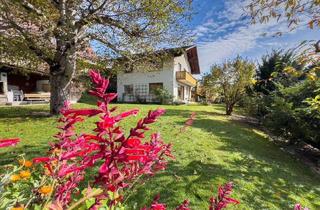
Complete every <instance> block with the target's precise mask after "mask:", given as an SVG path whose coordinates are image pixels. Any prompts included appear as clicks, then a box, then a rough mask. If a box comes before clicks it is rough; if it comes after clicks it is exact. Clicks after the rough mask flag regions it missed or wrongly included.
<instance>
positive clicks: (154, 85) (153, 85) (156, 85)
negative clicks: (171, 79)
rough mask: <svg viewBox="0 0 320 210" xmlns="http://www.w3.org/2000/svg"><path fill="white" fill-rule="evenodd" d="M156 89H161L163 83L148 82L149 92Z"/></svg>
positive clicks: (152, 92) (151, 92)
mask: <svg viewBox="0 0 320 210" xmlns="http://www.w3.org/2000/svg"><path fill="white" fill-rule="evenodd" d="M157 89H163V83H149V94H154V92H155V91H156V90H157Z"/></svg>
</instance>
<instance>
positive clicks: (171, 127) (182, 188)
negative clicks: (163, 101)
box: [0, 94, 320, 209]
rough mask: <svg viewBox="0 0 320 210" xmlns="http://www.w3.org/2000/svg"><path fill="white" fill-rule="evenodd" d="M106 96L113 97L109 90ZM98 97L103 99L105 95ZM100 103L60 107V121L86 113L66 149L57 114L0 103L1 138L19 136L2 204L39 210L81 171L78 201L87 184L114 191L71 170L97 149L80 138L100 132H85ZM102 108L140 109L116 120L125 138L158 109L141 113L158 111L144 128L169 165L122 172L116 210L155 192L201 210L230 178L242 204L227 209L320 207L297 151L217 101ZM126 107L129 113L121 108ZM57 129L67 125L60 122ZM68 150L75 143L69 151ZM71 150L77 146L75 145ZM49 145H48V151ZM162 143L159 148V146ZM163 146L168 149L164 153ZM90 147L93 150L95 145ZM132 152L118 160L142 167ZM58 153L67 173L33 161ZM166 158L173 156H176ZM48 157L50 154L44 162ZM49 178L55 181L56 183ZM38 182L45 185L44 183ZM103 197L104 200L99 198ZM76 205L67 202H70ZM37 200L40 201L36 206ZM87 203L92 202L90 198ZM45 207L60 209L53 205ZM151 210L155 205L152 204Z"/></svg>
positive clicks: (90, 173) (4, 155)
mask: <svg viewBox="0 0 320 210" xmlns="http://www.w3.org/2000/svg"><path fill="white" fill-rule="evenodd" d="M98 95H99V94H98ZM108 96H109V97H112V95H108ZM98 97H101V98H103V97H104V95H99V96H98ZM105 99H106V98H105ZM106 100H108V99H106ZM99 105H100V107H99V108H98V109H97V108H96V106H95V105H94V103H93V102H92V101H88V102H86V103H80V104H76V105H75V108H77V109H76V110H80V111H76V110H75V109H66V110H64V111H63V112H62V113H64V114H63V115H64V116H65V118H64V117H62V118H61V119H62V120H61V119H60V124H61V122H62V123H66V124H68V123H70V122H71V121H72V120H71V121H66V118H68V117H67V116H69V114H70V117H71V116H72V117H73V120H74V119H75V118H78V117H80V118H82V117H84V116H87V117H89V119H88V120H86V121H85V122H80V123H78V124H77V125H76V126H75V132H77V133H78V134H79V136H75V135H74V134H72V133H71V135H72V136H71V138H73V139H74V138H75V141H79V142H78V143H79V145H77V146H76V145H74V146H72V145H67V146H65V147H63V146H62V145H63V144H62V143H64V144H66V142H65V141H67V140H66V139H64V138H66V137H63V138H62V137H61V132H60V137H59V135H58V137H56V138H58V141H57V140H54V138H53V136H54V135H55V134H57V133H58V131H59V130H58V129H57V125H58V124H59V123H58V122H57V121H58V119H59V117H48V116H47V114H46V113H47V110H48V106H44V105H35V106H26V107H1V109H0V110H1V112H0V113H1V114H0V115H1V124H0V126H1V129H0V130H1V133H0V134H1V136H3V137H5V138H10V137H16V136H17V135H18V136H17V137H19V138H20V142H19V143H18V144H17V146H15V147H7V148H1V165H2V166H4V165H5V166H6V167H5V169H2V170H5V173H6V176H5V177H2V180H4V179H8V180H7V181H6V182H5V183H7V184H6V185H2V190H3V187H4V188H5V189H7V190H10V192H11V193H12V194H11V193H10V194H6V193H2V197H1V199H2V202H1V204H2V205H6V204H8V203H9V204H11V205H13V206H16V207H19V206H17V205H21V206H25V205H26V204H27V203H28V202H29V201H30V200H31V202H29V205H34V206H35V208H40V207H41V205H44V203H45V204H46V205H49V204H51V205H53V204H52V203H50V202H52V201H55V199H57V198H58V197H56V196H58V194H57V192H58V190H59V187H61V186H63V185H64V184H66V183H68V181H70V180H69V179H72V177H73V175H75V174H77V173H80V172H81V173H85V177H83V179H81V181H80V182H79V183H77V184H76V185H77V186H76V187H74V188H70V189H69V191H70V193H71V194H72V196H73V198H74V199H76V198H78V199H79V200H80V201H81V196H79V195H83V197H85V195H86V194H85V193H84V191H85V190H88V189H91V190H92V189H100V188H101V189H102V191H103V192H104V193H108V192H109V193H110V191H111V192H113V188H108V187H106V189H105V188H103V186H105V185H104V184H102V185H100V188H90V187H89V188H88V186H91V185H94V184H96V183H95V182H93V180H94V179H95V178H96V177H97V176H98V174H100V173H101V171H100V172H98V171H97V170H98V168H99V167H98V166H93V165H90V166H89V165H88V166H87V167H86V168H81V169H74V168H73V167H72V166H73V165H74V164H80V163H82V164H84V163H83V162H82V161H83V160H85V159H86V158H90V157H92V155H93V154H96V153H95V152H97V151H96V150H94V151H92V154H91V153H90V152H89V151H88V150H87V149H88V148H89V145H86V144H85V145H82V144H83V142H82V143H81V138H80V137H81V136H83V137H85V136H87V138H92V139H91V140H92V142H95V140H94V139H95V138H96V137H93V136H98V135H96V134H95V135H90V134H89V133H87V134H86V133H85V132H89V131H90V130H93V129H95V128H96V130H95V133H97V132H100V131H98V130H97V127H98V126H99V124H95V123H94V122H95V121H97V120H98V119H99V118H97V117H91V116H94V115H96V114H97V110H100V109H104V106H103V105H101V103H100V104H99ZM108 106H109V108H110V110H111V109H112V108H113V107H118V108H119V109H118V110H117V111H115V112H116V113H117V114H118V115H116V116H120V115H121V114H120V115H119V113H122V115H121V116H122V117H128V116H129V115H135V114H136V112H137V110H136V109H135V108H136V107H139V109H140V112H139V114H137V116H131V117H129V118H126V119H125V123H123V122H119V126H121V127H122V128H123V130H124V131H126V132H125V134H126V135H128V134H129V133H132V130H131V131H130V130H129V128H131V127H135V126H136V123H137V120H138V119H140V118H143V117H144V116H146V115H147V113H148V111H149V110H158V112H156V113H157V114H156V115H154V116H152V114H151V115H150V114H149V115H147V116H149V118H150V117H151V118H152V119H154V117H156V116H158V115H160V114H163V116H161V117H159V119H158V121H157V122H154V123H153V124H152V126H150V129H151V130H152V131H155V132H160V133H161V136H162V138H163V139H164V142H165V143H159V144H161V145H162V146H165V145H166V146H165V148H166V151H167V154H168V155H169V160H168V163H167V164H166V161H165V160H164V159H163V160H162V158H161V160H162V161H160V162H161V163H163V164H164V165H162V167H165V165H167V169H166V170H164V171H162V172H159V173H156V174H155V175H154V176H152V177H150V180H149V179H148V180H147V179H146V178H147V177H148V176H149V175H147V174H145V175H144V176H145V177H143V178H142V179H141V177H140V175H141V174H140V175H139V177H135V178H134V180H135V181H134V182H133V183H132V180H131V178H133V177H129V175H130V173H129V174H127V175H128V177H126V176H125V177H124V179H125V181H127V182H128V184H129V185H128V186H125V187H124V186H122V185H119V186H117V187H119V188H116V189H117V191H116V192H117V193H121V195H122V196H123V199H121V207H123V208H124V207H127V208H128V209H140V208H142V207H144V206H150V205H151V202H152V200H153V198H154V197H155V196H157V195H158V194H159V195H160V200H159V203H166V205H167V207H168V208H169V209H172V208H175V207H177V206H178V205H180V204H181V203H182V202H183V201H184V200H185V199H187V200H188V202H190V204H189V205H190V208H192V209H206V208H208V206H209V199H210V197H212V196H214V195H215V194H217V188H218V186H223V185H224V184H225V183H229V182H232V183H233V192H232V198H234V199H235V200H232V201H240V203H239V204H237V202H236V203H235V204H237V205H235V206H232V207H231V208H232V209H251V208H266V209H288V208H292V209H293V207H294V205H295V204H296V203H301V204H302V205H303V206H308V207H309V208H311V209H317V208H319V206H320V203H319V200H318V197H319V195H320V190H319V188H318V187H317V186H319V184H320V183H319V179H318V178H317V175H316V174H315V173H314V172H313V171H311V169H310V168H309V167H308V166H306V165H305V164H304V163H302V162H301V161H299V160H297V159H296V157H295V156H292V155H290V154H288V153H286V152H284V151H282V150H281V149H280V148H279V147H278V146H276V145H274V144H273V143H272V142H270V139H269V138H268V135H267V134H265V133H264V132H263V131H261V130H260V129H259V127H256V126H254V125H250V124H246V123H244V122H243V121H237V120H236V119H233V118H232V117H229V116H227V115H224V107H223V106H221V105H215V106H202V105H189V106H187V105H182V106H172V105H167V106H159V105H138V104H110V105H108ZM159 107H160V108H161V109H159ZM68 110H69V111H68ZM126 110H133V111H131V112H125V111H126ZM159 110H166V111H165V113H162V112H163V111H159ZM75 113H77V114H75ZM102 119H104V118H102ZM119 119H120V118H119ZM77 121H78V120H77ZM151 122H153V120H151V121H150V123H151ZM72 123H74V121H72ZM109 126H113V124H109ZM63 129H66V127H64V128H63ZM68 129H69V128H68ZM129 131H130V132H129ZM128 132H129V133H128ZM66 133H68V132H66ZM139 133H140V132H138V133H136V134H134V135H138V136H139V137H138V139H144V136H141V135H140V134H139ZM151 133H152V132H150V131H147V132H146V135H145V136H146V139H148V138H149V136H150V134H151ZM80 134H81V135H80ZM147 137H148V138H147ZM68 138H69V137H68ZM59 139H60V140H59ZM106 139H107V138H106ZM136 141H137V140H136ZM48 142H56V144H51V146H50V145H48ZM134 142H135V141H133V143H131V144H133V145H135V144H137V145H138V146H142V145H140V144H142V143H141V142H140V141H138V142H135V143H134ZM69 143H71V142H69ZM167 143H172V148H171V146H169V147H167V146H168V145H167ZM100 144H102V142H101V143H100ZM56 145H60V146H59V147H58V148H60V150H62V151H60V153H57V152H56V150H57V148H56V147H57V146H56ZM106 145H108V144H106ZM70 147H71V148H72V147H73V148H72V150H71V151H70ZM75 147H76V148H77V150H74V149H75ZM79 147H80V148H79ZM49 148H51V149H50V150H49ZM161 148H162V149H163V147H161ZM169 148H170V150H167V149H169ZM94 149H97V148H95V147H94ZM110 150H111V148H110ZM48 151H50V152H48ZM72 151H78V153H76V154H74V153H72ZM171 151H172V154H171ZM70 152H71V153H72V154H70ZM131 152H133V153H129V154H127V156H128V157H130V156H131V154H132V155H134V156H135V158H133V159H130V161H129V162H122V164H124V165H126V164H129V165H130V164H133V163H136V161H138V163H139V164H140V167H145V162H143V160H145V159H144V156H140V155H141V154H140V152H138V153H136V152H137V151H131ZM59 154H60V155H65V158H66V159H65V160H64V161H66V160H67V161H66V167H67V166H68V167H71V168H69V169H70V170H71V171H69V172H66V171H65V170H66V169H65V168H63V167H62V166H60V167H61V168H58V169H57V171H52V172H50V171H49V172H48V168H50V167H44V168H43V167H40V166H39V165H38V164H40V163H39V162H43V161H45V162H44V163H45V164H44V166H51V165H55V164H56V161H54V160H55V159H53V158H54V157H56V156H57V155H58V157H59ZM171 156H172V157H173V156H174V159H172V158H171ZM39 157H42V158H39ZM48 157H50V158H49V159H50V160H49V159H48ZM85 157H86V158H85ZM59 158H61V157H59ZM97 158H98V157H97ZM120 160H121V159H119V160H118V161H120ZM46 161H47V162H46ZM139 161H141V162H139ZM158 161H159V159H158ZM19 162H20V164H19ZM160 162H155V163H154V164H157V163H160ZM96 163H97V164H98V165H101V164H102V163H103V162H101V161H97V162H96ZM118 164H120V163H118ZM19 165H20V166H19ZM21 165H22V166H21ZM39 167H40V169H39ZM162 167H160V168H162ZM91 168H92V169H91ZM88 169H89V170H88ZM162 169H164V168H162ZM100 170H101V169H100ZM41 171H43V174H41V173H40V172H41ZM59 171H60V172H61V171H64V172H65V173H67V174H68V173H71V174H72V176H70V175H69V176H68V175H65V176H62V177H59V176H58V174H59ZM55 173H56V174H55ZM61 173H62V172H61ZM131 175H132V174H131ZM135 175H137V174H135ZM43 176H44V177H46V178H45V180H46V182H45V183H46V184H44V185H43V183H42V185H41V181H40V180H39V179H40V177H42V178H41V180H42V181H43V179H44V178H43ZM138 178H140V179H138ZM55 179H58V180H56V181H54V180H55ZM126 179H128V180H126ZM73 181H74V180H73ZM105 181H106V183H113V182H115V180H114V179H110V180H105ZM8 182H9V183H8ZM57 183H59V184H57ZM60 183H61V184H60ZM44 186H46V187H47V188H43V187H44ZM21 188H22V189H23V190H21ZM19 189H20V191H19ZM107 189H108V190H107ZM46 190H47V191H46ZM69 191H68V190H67V191H66V192H69ZM92 191H93V190H92ZM106 191H107V192H106ZM30 192H34V193H30ZM49 192H50V193H49ZM53 192H54V193H53ZM66 192H65V193H66ZM77 192H78V193H77ZM93 192H94V191H93ZM98 194H99V195H100V194H101V192H100V191H99V193H98ZM64 195H65V194H64ZM93 197H94V196H93ZM121 198H122V197H121ZM104 199H107V198H106V197H104ZM108 199H110V197H109V198H108ZM88 200H90V199H88ZM102 200H103V199H102ZM90 201H92V200H90ZM5 202H8V203H5ZM41 202H42V203H41ZM74 202H75V201H72V202H71V203H73V204H74ZM157 202H158V201H157ZM53 203H54V202H53ZM67 203H68V202H67ZM87 203H88V202H87ZM119 203H120V202H119ZM54 204H55V205H62V207H60V208H64V207H63V204H62V201H61V203H60V204H59V203H54ZM107 204H108V206H109V207H110V206H112V204H116V203H114V202H110V200H109V201H108V202H107ZM37 205H39V206H38V207H37ZM81 205H82V206H83V205H89V204H86V202H84V201H83V203H81V204H79V206H78V208H84V207H80V206H81ZM91 205H93V204H92V203H91ZM230 205H232V204H230ZM1 208H3V207H1ZM42 208H44V206H42ZM51 208H53V209H59V208H58V207H51ZM106 208H107V207H106ZM119 208H120V207H119ZM151 209H153V208H152V207H151ZM154 209H157V208H154ZM159 209H160V208H159ZM214 209H218V208H214Z"/></svg>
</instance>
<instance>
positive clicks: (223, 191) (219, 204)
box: [209, 182, 240, 210]
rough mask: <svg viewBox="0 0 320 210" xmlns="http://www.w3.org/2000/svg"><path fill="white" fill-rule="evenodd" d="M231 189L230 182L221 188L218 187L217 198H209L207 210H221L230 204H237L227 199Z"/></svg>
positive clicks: (233, 200) (229, 198)
mask: <svg viewBox="0 0 320 210" xmlns="http://www.w3.org/2000/svg"><path fill="white" fill-rule="evenodd" d="M232 188H233V183H232V182H229V183H227V184H225V185H224V186H223V187H221V186H220V187H219V189H218V196H217V197H211V198H210V206H209V210H221V209H224V208H226V207H227V205H229V204H231V203H234V204H239V203H240V202H239V201H237V200H236V199H233V198H231V197H229V196H230V195H231V193H232Z"/></svg>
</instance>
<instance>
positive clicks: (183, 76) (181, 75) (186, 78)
mask: <svg viewBox="0 0 320 210" xmlns="http://www.w3.org/2000/svg"><path fill="white" fill-rule="evenodd" d="M176 78H177V81H178V82H181V83H183V84H185V85H189V86H191V87H195V86H196V85H197V80H196V79H195V78H194V77H193V76H192V74H190V73H189V72H187V71H177V72H176Z"/></svg>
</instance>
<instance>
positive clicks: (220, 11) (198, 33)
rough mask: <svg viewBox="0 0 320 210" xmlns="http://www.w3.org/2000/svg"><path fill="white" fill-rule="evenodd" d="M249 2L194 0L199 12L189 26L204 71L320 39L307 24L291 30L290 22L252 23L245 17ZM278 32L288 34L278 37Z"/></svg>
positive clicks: (246, 0)
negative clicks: (244, 58)
mask: <svg viewBox="0 0 320 210" xmlns="http://www.w3.org/2000/svg"><path fill="white" fill-rule="evenodd" d="M248 1H249V0H194V2H193V9H194V13H195V15H194V16H193V19H192V21H191V23H189V25H190V29H191V30H192V31H193V32H194V34H195V37H196V40H195V42H196V45H197V46H198V54H199V59H200V68H201V71H202V72H203V73H204V72H207V71H209V69H210V66H211V65H212V64H214V63H222V62H224V61H225V60H227V59H231V58H233V57H235V56H237V55H241V56H243V57H246V58H248V59H251V60H253V61H259V58H261V56H262V55H263V54H266V53H267V52H270V51H271V50H272V49H279V48H284V49H288V48H292V47H294V46H297V45H299V44H300V43H301V42H302V41H303V40H314V39H317V38H318V39H319V37H320V32H319V31H318V30H310V29H307V28H306V27H305V26H301V27H299V28H298V29H297V30H295V31H293V32H288V29H287V23H286V22H280V23H279V22H276V21H271V22H269V23H267V24H256V25H251V24H249V23H248V18H246V17H244V16H243V7H244V5H246V3H247V2H248ZM278 31H282V32H283V31H284V32H287V33H285V34H284V35H282V36H280V37H279V36H275V33H276V32H278ZM264 33H267V34H265V35H263V34H264Z"/></svg>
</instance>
